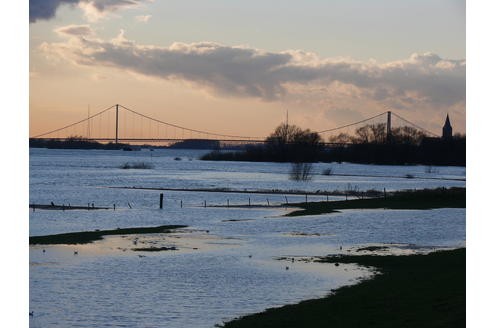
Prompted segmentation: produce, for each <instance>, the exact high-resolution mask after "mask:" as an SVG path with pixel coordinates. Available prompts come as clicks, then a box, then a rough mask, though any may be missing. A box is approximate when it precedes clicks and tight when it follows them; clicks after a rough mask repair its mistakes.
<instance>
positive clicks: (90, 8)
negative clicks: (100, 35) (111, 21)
mask: <svg viewBox="0 0 495 328" xmlns="http://www.w3.org/2000/svg"><path fill="white" fill-rule="evenodd" d="M150 1H153V0H29V22H30V23H34V22H36V21H38V20H48V19H51V18H53V17H55V14H56V12H57V9H58V8H59V7H60V6H61V5H72V6H76V5H77V6H78V7H79V8H81V9H82V10H83V11H84V14H85V16H86V17H87V18H88V19H89V20H92V21H94V20H97V19H100V18H102V17H103V16H105V15H106V14H107V13H110V12H115V11H117V10H120V9H127V8H132V7H137V6H139V5H141V4H142V3H145V2H150Z"/></svg>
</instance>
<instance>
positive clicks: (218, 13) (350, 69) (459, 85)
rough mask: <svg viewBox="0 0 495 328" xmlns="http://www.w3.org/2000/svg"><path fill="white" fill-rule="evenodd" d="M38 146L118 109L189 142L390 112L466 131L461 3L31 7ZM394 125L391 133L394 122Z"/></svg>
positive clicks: (46, 2) (135, 1) (167, 2)
mask: <svg viewBox="0 0 495 328" xmlns="http://www.w3.org/2000/svg"><path fill="white" fill-rule="evenodd" d="M29 4H30V9H29V22H30V23H29V119H30V120H29V122H30V124H29V130H30V131H29V133H30V135H31V136H33V135H36V134H40V133H43V132H46V131H50V130H53V129H56V128H59V127H61V126H64V125H67V124H69V123H72V122H75V121H78V120H80V119H83V118H85V117H87V115H88V108H89V110H90V111H91V113H95V112H97V111H99V110H102V109H104V108H107V107H109V106H111V105H113V104H117V103H119V104H122V105H124V106H126V107H128V108H131V109H133V110H136V111H138V112H140V113H143V114H145V115H148V116H152V117H155V118H157V119H160V120H162V121H165V122H169V123H174V124H178V125H181V126H186V127H188V128H192V129H198V130H207V131H211V132H216V133H224V134H236V135H247V136H261V137H264V136H267V135H268V134H269V133H270V132H271V131H272V130H273V129H274V128H275V127H276V126H277V125H278V124H280V123H281V122H282V121H284V120H285V117H286V113H287V112H288V113H289V120H290V123H293V124H297V125H299V126H301V127H303V128H309V129H312V130H316V131H321V130H325V129H331V128H334V127H337V126H341V125H344V124H347V123H351V122H355V121H359V120H362V119H365V118H368V117H371V116H374V115H376V114H379V113H382V112H384V111H387V110H391V111H393V112H394V113H397V114H399V115H400V116H402V117H404V118H407V119H408V120H410V121H412V122H414V123H416V124H418V125H419V126H422V127H424V128H426V129H428V130H430V131H432V132H435V133H437V134H441V127H442V125H443V123H444V120H445V116H446V115H447V114H449V116H450V121H451V123H452V125H453V129H454V133H456V132H457V133H465V130H466V59H465V58H466V10H465V1H458V0H437V1H423V0H402V1H395V0H375V1H356V0H348V1H330V0H312V1H291V0H286V1H279V0H272V1H260V0H251V1H232V0H211V1H204V0H202V1H200V0H196V1H192V0H177V1H176V0H154V1H153V0H30V3H29ZM392 124H394V122H392Z"/></svg>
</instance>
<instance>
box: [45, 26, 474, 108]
mask: <svg viewBox="0 0 495 328" xmlns="http://www.w3.org/2000/svg"><path fill="white" fill-rule="evenodd" d="M59 30H60V29H59ZM69 30H70V29H69ZM59 32H60V31H59ZM65 35H66V37H67V38H68V39H67V42H63V43H51V44H48V43H45V44H44V45H43V50H44V51H47V52H51V53H52V54H53V53H56V54H57V55H58V56H61V57H63V58H65V59H67V60H70V61H73V62H74V63H76V64H80V65H91V66H109V67H114V68H117V69H122V70H126V71H131V72H134V73H138V74H142V75H145V76H151V77H155V78H161V79H176V80H183V81H187V82H192V83H195V84H196V85H197V86H199V87H201V88H203V89H206V90H208V91H209V92H213V93H216V94H221V95H227V96H231V97H255V98H260V99H263V100H267V101H269V100H275V99H280V98H283V97H285V96H286V95H288V94H290V95H291V96H293V95H294V94H295V93H296V94H297V93H299V94H301V95H303V96H304V93H305V92H306V91H305V90H308V91H311V90H318V93H319V95H320V96H321V94H327V95H332V94H333V93H335V94H339V95H340V96H342V95H346V96H347V97H349V98H351V97H360V98H365V99H369V100H373V101H375V102H376V101H378V102H384V103H385V102H386V103H389V104H391V103H393V104H395V105H397V107H398V108H413V107H415V106H416V107H418V106H423V105H428V106H430V107H431V106H442V107H445V106H452V105H454V104H459V103H461V104H465V86H466V67H465V60H449V59H443V58H441V57H440V56H438V55H436V54H432V53H425V54H413V55H412V56H410V57H409V58H406V59H404V60H399V61H394V62H389V63H383V64H380V63H377V62H375V61H356V60H352V59H349V58H338V59H335V58H326V59H323V58H319V57H318V56H317V55H316V54H314V53H309V52H304V51H301V50H297V51H293V50H289V51H284V52H267V51H263V50H260V49H255V48H249V47H245V46H226V45H222V44H218V43H212V42H200V43H190V44H186V43H174V44H172V45H170V46H169V47H157V46H146V45H139V44H137V43H136V42H134V41H130V40H127V39H126V38H125V36H124V34H123V32H121V34H120V35H119V36H118V37H117V38H115V39H113V40H111V41H104V40H99V39H96V38H90V37H85V38H77V37H76V35H74V33H72V34H71V33H65ZM310 93H311V92H310Z"/></svg>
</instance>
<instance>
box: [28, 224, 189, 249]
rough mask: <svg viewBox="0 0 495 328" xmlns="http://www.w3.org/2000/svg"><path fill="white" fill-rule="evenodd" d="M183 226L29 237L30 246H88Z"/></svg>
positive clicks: (166, 231)
mask: <svg viewBox="0 0 495 328" xmlns="http://www.w3.org/2000/svg"><path fill="white" fill-rule="evenodd" d="M185 227H187V226H185V225H163V226H158V227H138V228H125V229H118V228H117V229H113V230H95V231H81V232H69V233H61V234H57V235H47V236H33V237H29V244H30V245H36V244H38V245H53V244H88V243H91V242H93V241H96V240H100V239H103V236H109V235H134V234H145V233H168V232H171V230H173V229H178V228H185Z"/></svg>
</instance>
